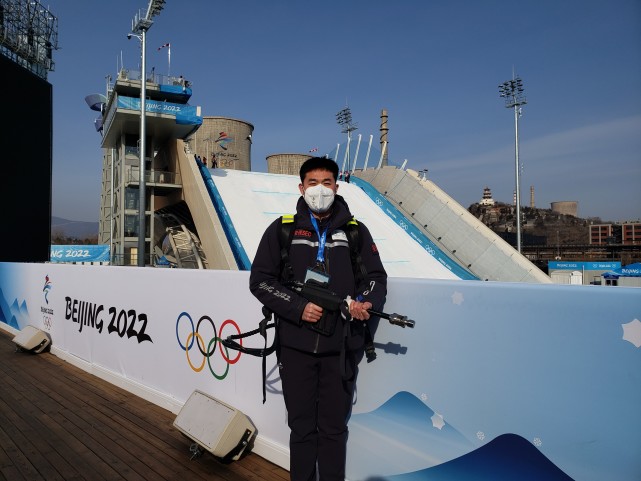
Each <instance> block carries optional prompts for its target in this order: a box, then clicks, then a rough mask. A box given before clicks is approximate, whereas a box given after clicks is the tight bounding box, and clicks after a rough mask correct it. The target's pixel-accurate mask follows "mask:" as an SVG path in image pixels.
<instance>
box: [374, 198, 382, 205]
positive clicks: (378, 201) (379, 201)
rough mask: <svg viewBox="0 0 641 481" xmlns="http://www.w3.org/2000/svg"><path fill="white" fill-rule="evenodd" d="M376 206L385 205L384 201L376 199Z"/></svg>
mask: <svg viewBox="0 0 641 481" xmlns="http://www.w3.org/2000/svg"><path fill="white" fill-rule="evenodd" d="M376 205H377V206H379V207H380V206H382V205H383V201H382V200H381V199H380V198H379V197H377V198H376Z"/></svg>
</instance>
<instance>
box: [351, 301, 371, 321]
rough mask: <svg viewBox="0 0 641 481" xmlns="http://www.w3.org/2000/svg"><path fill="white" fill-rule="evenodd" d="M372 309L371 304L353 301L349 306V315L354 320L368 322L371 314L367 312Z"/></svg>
mask: <svg viewBox="0 0 641 481" xmlns="http://www.w3.org/2000/svg"><path fill="white" fill-rule="evenodd" d="M371 308H372V303H371V302H358V301H354V300H352V302H350V304H349V313H350V315H351V316H352V317H353V318H354V319H358V320H359V321H366V320H368V319H369V312H367V310H368V309H371Z"/></svg>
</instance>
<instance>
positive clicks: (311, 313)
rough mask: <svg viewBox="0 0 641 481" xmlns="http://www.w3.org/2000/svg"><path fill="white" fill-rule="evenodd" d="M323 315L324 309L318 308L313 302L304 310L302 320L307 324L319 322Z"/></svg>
mask: <svg viewBox="0 0 641 481" xmlns="http://www.w3.org/2000/svg"><path fill="white" fill-rule="evenodd" d="M322 315H323V308H322V307H320V306H317V305H316V304H314V303H313V302H308V303H307V305H306V306H305V309H303V315H302V316H301V319H302V320H303V321H305V322H318V321H320V318H321V316H322Z"/></svg>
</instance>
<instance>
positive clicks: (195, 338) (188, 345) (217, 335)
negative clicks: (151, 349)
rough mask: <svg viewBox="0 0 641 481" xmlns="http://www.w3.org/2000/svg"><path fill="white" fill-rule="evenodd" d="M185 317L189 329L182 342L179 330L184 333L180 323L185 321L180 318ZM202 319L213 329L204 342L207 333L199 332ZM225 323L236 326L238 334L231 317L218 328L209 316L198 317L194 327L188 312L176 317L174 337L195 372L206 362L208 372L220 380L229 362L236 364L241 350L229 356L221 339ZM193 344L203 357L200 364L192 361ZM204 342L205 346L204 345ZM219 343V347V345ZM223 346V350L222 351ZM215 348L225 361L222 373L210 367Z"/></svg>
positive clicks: (241, 341)
mask: <svg viewBox="0 0 641 481" xmlns="http://www.w3.org/2000/svg"><path fill="white" fill-rule="evenodd" d="M183 318H185V319H187V320H188V321H189V331H188V334H187V339H186V340H185V343H184V344H183V342H182V340H181V331H182V332H183V335H184V333H185V328H184V327H183V329H182V330H181V324H183V325H184V324H185V322H182V323H181V321H182V319H183ZM203 321H206V322H208V323H209V325H210V326H211V329H213V331H214V332H213V335H212V336H211V338H210V340H209V342H207V343H206V342H205V338H206V337H209V334H207V335H205V336H203V335H202V334H201V333H200V332H201V324H202V322H203ZM227 325H231V326H233V327H234V328H236V331H237V332H238V334H240V328H239V327H238V324H236V322H235V321H233V320H232V319H227V320H226V321H225V322H223V323H222V324H221V326H220V330H217V329H216V324H215V323H214V321H213V320H212V319H211V317H209V316H202V317H201V318H200V319H198V322H197V323H196V326H195V327H194V320H193V319H192V318H191V316H190V315H189V313H188V312H181V313H180V315H179V316H178V318H177V319H176V339H177V340H178V345H179V346H180V348H181V349H182V350H183V351H185V354H186V355H187V363H188V364H189V367H191V369H192V370H193V371H195V372H201V371H202V370H203V369H204V368H205V363H207V366H208V367H209V372H211V374H212V376H214V377H215V378H216V379H218V380H219V381H222V380H223V379H225V378H226V377H227V374H228V373H229V365H230V364H236V363H237V362H238V360H239V359H240V355H241V352H240V351H238V354H237V355H236V357H234V358H233V359H232V358H231V357H230V356H229V349H228V348H227V346H225V345H223V343H222V340H223V336H222V334H223V330H224V329H225V327H227ZM194 344H196V346H197V347H198V350H199V351H200V354H201V355H202V357H203V359H202V362H201V363H200V365H195V364H194V363H193V362H192V357H191V355H190V351H191V350H192V348H193V347H194ZM205 344H207V346H206V347H205ZM219 344H220V347H219ZM240 345H241V346H242V345H243V340H242V339H240ZM223 348H224V352H223ZM216 350H218V352H219V353H220V355H221V357H222V358H223V360H224V362H225V370H224V372H223V373H222V374H219V373H217V372H215V371H214V368H213V367H212V357H213V355H214V354H215V352H216Z"/></svg>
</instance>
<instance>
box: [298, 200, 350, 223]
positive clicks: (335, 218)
mask: <svg viewBox="0 0 641 481" xmlns="http://www.w3.org/2000/svg"><path fill="white" fill-rule="evenodd" d="M331 209H332V213H331V215H330V216H329V219H330V225H331V230H335V229H336V228H338V227H342V226H343V225H345V224H346V223H347V222H348V221H349V220H351V218H352V214H351V212H350V211H349V206H348V205H347V202H345V199H344V198H343V197H342V196H341V195H338V194H336V197H335V198H334V203H333V204H332V207H331ZM296 214H297V215H298V220H297V224H298V225H299V226H301V227H307V228H309V229H313V227H312V222H311V221H310V219H309V207H307V203H306V202H305V199H304V198H303V197H302V196H301V197H299V199H298V203H297V204H296Z"/></svg>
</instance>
